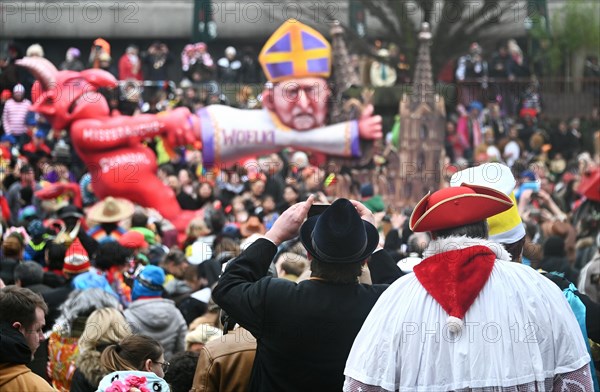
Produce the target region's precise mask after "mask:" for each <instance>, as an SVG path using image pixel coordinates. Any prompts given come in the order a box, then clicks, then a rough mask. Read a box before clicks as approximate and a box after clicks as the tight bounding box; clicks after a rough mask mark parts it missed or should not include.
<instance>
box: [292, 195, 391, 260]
mask: <svg viewBox="0 0 600 392" xmlns="http://www.w3.org/2000/svg"><path fill="white" fill-rule="evenodd" d="M300 241H301V242H302V244H303V245H304V247H305V248H306V250H307V251H308V253H310V254H311V256H313V257H314V258H316V259H318V260H320V261H322V262H326V263H336V264H344V263H353V262H357V261H363V260H364V259H366V258H367V257H369V256H370V255H371V253H373V251H374V250H375V248H376V247H377V244H378V243H379V233H378V232H377V229H376V228H375V226H373V225H372V224H370V223H369V222H366V221H364V220H362V219H361V218H360V215H358V212H357V211H356V208H355V207H354V206H353V205H352V203H350V201H349V200H348V199H338V200H336V201H335V202H333V204H331V206H329V208H327V209H326V210H325V211H324V212H323V213H322V214H321V215H317V216H312V217H310V218H308V219H307V220H306V222H304V224H303V225H302V227H301V228H300Z"/></svg>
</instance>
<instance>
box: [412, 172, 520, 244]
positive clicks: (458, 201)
mask: <svg viewBox="0 0 600 392" xmlns="http://www.w3.org/2000/svg"><path fill="white" fill-rule="evenodd" d="M512 205H513V202H512V200H511V199H510V197H508V196H506V195H505V194H504V193H503V192H500V191H497V190H495V189H491V188H488V187H484V186H478V185H468V186H467V185H465V184H462V185H461V186H458V187H451V188H444V189H440V190H439V191H437V192H434V193H433V194H432V193H428V194H427V195H426V196H425V197H424V198H422V199H421V201H419V203H418V204H417V206H416V207H415V209H414V211H413V213H412V215H411V216H410V229H411V230H412V231H414V232H424V231H437V230H443V229H449V228H452V227H459V226H463V225H468V224H470V223H475V222H479V221H483V220H485V219H487V218H489V217H490V216H494V215H496V214H499V213H501V212H503V211H506V210H508V209H509V208H510V207H512Z"/></svg>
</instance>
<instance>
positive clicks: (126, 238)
mask: <svg viewBox="0 0 600 392" xmlns="http://www.w3.org/2000/svg"><path fill="white" fill-rule="evenodd" d="M119 244H121V245H122V246H124V247H126V248H129V249H137V248H148V242H146V240H145V239H144V235H143V234H142V233H140V232H139V231H135V230H129V231H128V232H127V233H125V234H123V235H122V236H121V238H119Z"/></svg>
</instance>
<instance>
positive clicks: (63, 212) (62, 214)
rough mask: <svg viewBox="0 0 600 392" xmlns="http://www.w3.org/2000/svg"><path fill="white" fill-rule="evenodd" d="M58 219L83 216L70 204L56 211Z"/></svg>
mask: <svg viewBox="0 0 600 392" xmlns="http://www.w3.org/2000/svg"><path fill="white" fill-rule="evenodd" d="M58 217H59V218H60V219H65V218H83V214H82V213H81V210H80V209H79V208H77V207H76V206H74V205H72V204H69V205H67V206H64V207H63V208H61V209H60V210H58Z"/></svg>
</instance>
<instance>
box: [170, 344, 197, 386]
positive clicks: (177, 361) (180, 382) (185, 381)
mask: <svg viewBox="0 0 600 392" xmlns="http://www.w3.org/2000/svg"><path fill="white" fill-rule="evenodd" d="M198 357H199V354H198V353H195V352H192V351H184V352H180V353H177V354H175V355H174V356H173V358H171V362H172V365H171V366H170V367H169V370H168V371H167V373H165V377H164V379H165V381H166V382H168V383H169V385H170V386H171V392H188V391H189V390H191V389H192V383H193V381H194V374H195V373H196V365H197V364H198Z"/></svg>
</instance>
